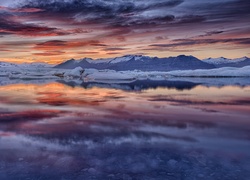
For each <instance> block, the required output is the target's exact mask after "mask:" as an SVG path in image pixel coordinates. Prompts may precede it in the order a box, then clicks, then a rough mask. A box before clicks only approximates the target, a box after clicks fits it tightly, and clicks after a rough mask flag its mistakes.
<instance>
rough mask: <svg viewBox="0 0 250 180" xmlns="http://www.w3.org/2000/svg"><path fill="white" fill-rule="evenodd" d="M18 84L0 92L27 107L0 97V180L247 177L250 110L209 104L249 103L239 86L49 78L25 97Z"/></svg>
mask: <svg viewBox="0 0 250 180" xmlns="http://www.w3.org/2000/svg"><path fill="white" fill-rule="evenodd" d="M16 88H18V89H19V88H21V89H23V90H22V93H20V94H19V93H17V91H16V90H15V86H11V88H9V89H8V88H4V89H3V88H2V89H1V88H0V94H1V93H3V94H5V95H6V99H7V100H8V99H10V100H12V102H11V103H13V104H11V105H15V103H17V104H18V103H19V102H22V99H23V98H24V97H25V98H26V97H27V101H29V102H32V103H33V104H32V107H31V106H30V107H29V108H30V109H29V111H26V110H25V111H24V110H23V109H22V108H20V109H19V110H18V109H15V110H13V109H12V107H13V106H9V105H10V104H7V103H6V102H3V101H2V102H0V105H1V109H0V153H1V156H0V179H7V177H12V179H13V178H16V179H18V178H19V179H20V178H21V179H27V178H28V177H29V178H30V179H39V178H40V179H62V178H64V179H132V178H134V179H150V178H151V179H152V178H153V179H188V178H189V179H200V178H202V177H203V178H204V177H205V178H206V179H211V180H213V179H236V178H238V179H243V180H244V178H245V177H249V171H248V167H249V166H250V165H249V162H250V154H249V151H248V150H249V149H250V146H249V137H250V136H249V132H250V129H249V126H247V125H249V120H248V121H247V119H248V118H249V112H247V111H245V114H243V115H242V114H239V113H234V112H230V111H229V112H228V113H222V112H221V109H218V111H219V112H217V109H215V108H214V107H215V106H216V108H217V107H218V103H216V102H220V101H221V102H223V103H225V104H228V103H230V102H233V103H235V104H234V106H233V107H236V106H237V107H239V105H240V104H241V103H242V106H244V107H245V108H247V104H248V99H247V98H245V97H246V96H247V95H245V94H243V95H241V94H240V93H242V92H243V91H244V89H237V90H236V92H237V94H238V95H237V96H236V95H235V92H234V91H233V92H230V91H226V90H227V88H226V89H225V88H223V89H218V88H217V89H216V88H215V89H213V90H212V91H213V93H212V95H213V94H216V93H218V94H217V95H216V96H215V97H213V96H212V95H211V94H210V95H209V96H208V97H206V96H205V95H206V93H205V92H203V90H204V88H203V87H202V88H201V87H197V89H196V88H195V89H192V90H190V91H183V92H180V91H176V90H174V89H171V90H170V89H159V90H147V91H142V92H140V93H134V92H124V91H120V90H113V89H105V88H92V89H82V88H70V87H67V86H63V85H60V84H56V83H55V84H48V85H46V86H45V87H40V86H36V85H30V86H29V88H28V91H27V92H28V93H30V94H31V96H24V97H23V92H25V91H24V90H25V89H26V86H21V85H19V86H17V87H16ZM201 90H202V92H200V93H199V91H201ZM205 90H206V88H205ZM225 91H226V92H227V93H225ZM223 94H226V96H223ZM230 94H231V95H232V96H230ZM219 96H222V97H223V98H219V99H218V97H219ZM241 96H242V97H241ZM216 99H218V101H217V100H216ZM14 100H16V102H15V101H14ZM19 100H20V101H19ZM150 100H153V101H150ZM159 100H160V101H159ZM215 100H216V101H215ZM241 100H245V101H244V102H242V101H241ZM204 102H212V103H204ZM173 104H174V105H175V106H173ZM176 105H178V106H176ZM222 105H223V104H222ZM229 107H232V105H227V106H226V105H225V108H229ZM197 108H200V109H197ZM32 109H33V110H32ZM42 109H44V110H42ZM214 110H216V111H214ZM234 111H238V109H237V108H235V109H234ZM236 119H237V122H236V121H235V120H236ZM243 122H244V123H245V124H243ZM13 171H15V173H13Z"/></svg>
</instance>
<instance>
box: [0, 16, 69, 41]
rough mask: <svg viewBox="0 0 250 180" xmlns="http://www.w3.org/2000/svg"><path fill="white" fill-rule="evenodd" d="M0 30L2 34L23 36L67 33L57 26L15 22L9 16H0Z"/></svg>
mask: <svg viewBox="0 0 250 180" xmlns="http://www.w3.org/2000/svg"><path fill="white" fill-rule="evenodd" d="M0 32H1V34H2V35H11V34H16V35H23V36H62V35H68V34H69V33H68V32H66V31H63V30H60V29H58V28H51V27H46V26H38V25H35V24H23V23H20V22H15V21H13V20H12V19H11V18H10V17H9V16H7V17H6V16H3V17H0Z"/></svg>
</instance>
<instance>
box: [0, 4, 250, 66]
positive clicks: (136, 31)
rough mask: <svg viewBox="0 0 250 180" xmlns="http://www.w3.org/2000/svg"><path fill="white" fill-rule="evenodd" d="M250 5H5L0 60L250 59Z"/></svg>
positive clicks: (0, 10) (0, 27)
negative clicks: (137, 56)
mask: <svg viewBox="0 0 250 180" xmlns="http://www.w3.org/2000/svg"><path fill="white" fill-rule="evenodd" d="M249 9H250V3H249V2H247V1H245V0H223V1H216V0H209V1H208V0H205V1H199V2H197V1H194V0H160V1H153V0H150V1H146V0H140V1H132V0H129V1H122V0H118V1H108V0H94V1H90V0H86V1H80V0H65V1H61V0H53V1H52V0H47V1H40V0H32V1H31V0H13V1H9V0H1V1H0V14H1V16H0V53H1V61H7V62H16V63H22V62H47V63H50V64H56V63H59V62H62V61H64V60H67V59H70V58H75V59H79V58H83V57H91V58H106V57H115V56H122V55H125V54H143V55H148V56H158V57H168V56H176V55H179V54H186V55H193V56H196V57H197V58H200V59H203V58H207V57H220V56H225V57H227V58H238V57H242V56H249V50H250V47H249V44H250V38H249V37H250V24H249V20H250V11H249Z"/></svg>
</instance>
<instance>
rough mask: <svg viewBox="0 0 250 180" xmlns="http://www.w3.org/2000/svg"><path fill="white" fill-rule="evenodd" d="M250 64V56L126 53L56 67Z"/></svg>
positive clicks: (145, 68) (156, 67)
mask: <svg viewBox="0 0 250 180" xmlns="http://www.w3.org/2000/svg"><path fill="white" fill-rule="evenodd" d="M248 65H250V59H249V58H248V57H243V58H238V59H226V58H208V59H204V60H200V59H198V58H196V57H193V56H185V55H180V56H177V57H167V58H158V57H148V56H142V55H126V56H122V57H116V58H107V59H97V60H93V59H91V58H83V59H80V60H75V59H70V60H67V61H65V62H63V63H61V64H58V65H56V66H55V68H62V69H73V68H76V67H79V66H80V67H82V68H94V69H99V70H100V69H111V70H116V71H127V70H141V71H172V70H194V69H213V68H219V67H243V66H248Z"/></svg>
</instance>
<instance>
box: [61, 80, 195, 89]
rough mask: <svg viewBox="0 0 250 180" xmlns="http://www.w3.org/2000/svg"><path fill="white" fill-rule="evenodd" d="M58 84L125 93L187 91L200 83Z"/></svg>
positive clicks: (68, 82) (143, 81)
mask: <svg viewBox="0 0 250 180" xmlns="http://www.w3.org/2000/svg"><path fill="white" fill-rule="evenodd" d="M57 82H59V83H63V84H66V85H68V86H71V87H75V86H81V87H83V88H86V89H88V88H92V87H101V88H112V89H121V90H126V91H141V90H147V89H156V88H174V89H177V90H185V89H187V90H189V89H193V88H195V87H196V86H197V85H199V84H200V83H193V82H188V81H168V80H161V81H152V80H137V81H133V82H118V83H111V82H82V83H79V82H75V81H65V80H60V81H57Z"/></svg>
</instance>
